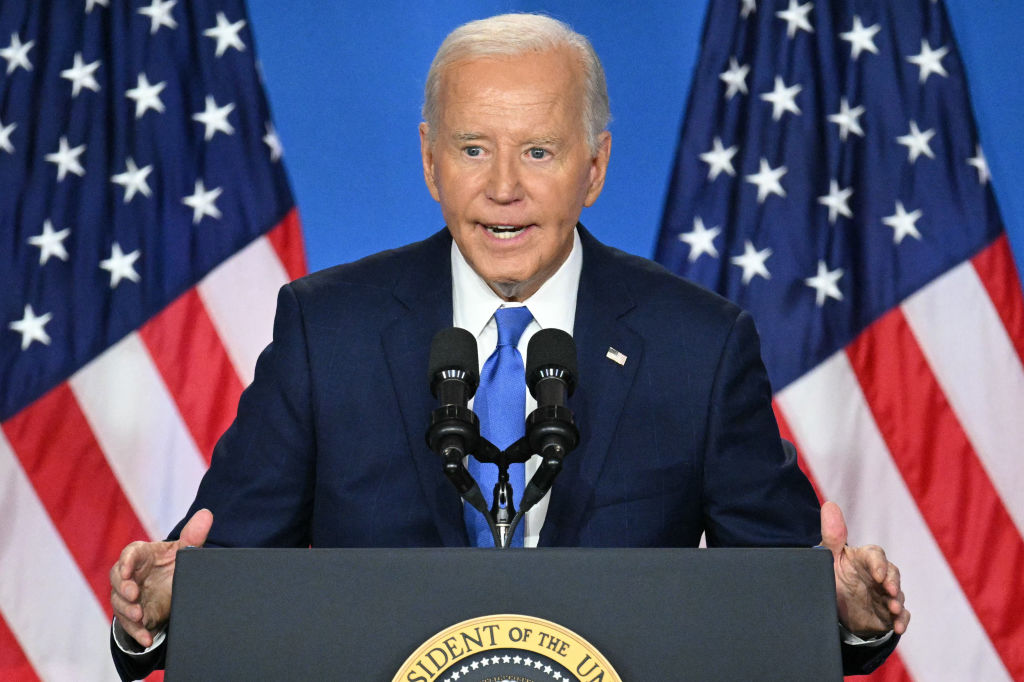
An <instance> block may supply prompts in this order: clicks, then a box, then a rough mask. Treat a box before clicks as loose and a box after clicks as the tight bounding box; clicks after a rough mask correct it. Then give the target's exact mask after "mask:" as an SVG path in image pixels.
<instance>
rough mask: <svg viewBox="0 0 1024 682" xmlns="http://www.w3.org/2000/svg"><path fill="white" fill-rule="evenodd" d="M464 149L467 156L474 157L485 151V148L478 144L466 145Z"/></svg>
mask: <svg viewBox="0 0 1024 682" xmlns="http://www.w3.org/2000/svg"><path fill="white" fill-rule="evenodd" d="M462 151H463V153H464V154H465V155H466V156H473V157H476V156H480V155H481V154H483V153H484V150H483V149H482V148H480V147H477V146H472V147H466V148H465V149H463V150H462Z"/></svg>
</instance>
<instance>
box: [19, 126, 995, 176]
mask: <svg viewBox="0 0 1024 682" xmlns="http://www.w3.org/2000/svg"><path fill="white" fill-rule="evenodd" d="M2 141H3V139H2V137H0V142H2ZM967 165H968V166H974V167H975V168H977V169H978V182H980V183H981V184H983V185H987V184H988V181H989V180H991V179H992V174H991V173H990V172H989V170H988V160H987V159H986V158H985V154H983V153H982V151H981V145H980V144H977V145H974V156H971V157H968V159H967Z"/></svg>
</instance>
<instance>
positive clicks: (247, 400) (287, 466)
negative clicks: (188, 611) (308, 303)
mask: <svg viewBox="0 0 1024 682" xmlns="http://www.w3.org/2000/svg"><path fill="white" fill-rule="evenodd" d="M308 352H309V349H308V344H307V342H306V333H305V324H304V320H303V315H302V307H301V304H300V301H299V299H298V297H297V296H296V294H295V288H294V285H291V284H288V285H285V286H284V287H282V288H281V290H280V292H279V293H278V299H277V313H276V315H275V318H274V337H273V341H272V342H271V343H270V345H269V346H267V348H266V349H265V350H264V351H263V352H262V353H261V354H260V357H259V360H258V361H257V363H256V372H255V377H254V379H253V382H252V384H251V385H250V386H249V387H248V388H247V389H246V390H245V391H244V392H243V393H242V397H241V400H240V401H239V404H238V415H237V416H236V417H235V421H234V422H233V423H232V424H231V426H230V427H229V428H228V430H227V431H226V432H225V433H224V435H223V436H222V437H221V439H220V440H219V441H218V442H217V446H216V448H214V452H213V459H212V461H211V465H210V469H209V470H208V471H207V473H206V475H205V476H204V477H203V480H202V482H201V483H200V485H199V491H198V493H197V494H196V499H195V501H194V502H193V503H192V507H191V508H190V509H189V511H188V513H187V514H186V516H185V518H184V519H182V521H181V522H179V524H178V526H177V527H176V528H175V529H174V531H173V532H172V533H171V535H172V537H177V536H178V534H179V533H180V532H181V528H182V527H183V526H184V524H185V522H186V521H187V520H188V519H189V518H191V516H192V514H194V513H195V512H196V511H198V510H199V509H202V508H204V507H205V508H207V509H209V510H210V511H212V512H213V518H214V521H213V527H212V528H211V530H210V535H209V540H208V543H207V544H208V545H213V546H222V547H304V546H308V545H309V544H310V541H311V538H310V518H311V515H312V508H313V491H314V479H315V460H316V438H315V429H314V416H313V411H314V406H313V400H312V383H313V381H314V378H313V377H312V376H311V372H310V364H309V357H308Z"/></svg>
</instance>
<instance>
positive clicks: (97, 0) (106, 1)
mask: <svg viewBox="0 0 1024 682" xmlns="http://www.w3.org/2000/svg"><path fill="white" fill-rule="evenodd" d="M96 5H100V6H102V7H110V0H85V13H86V14H89V13H90V12H92V8H93V7H95V6H96Z"/></svg>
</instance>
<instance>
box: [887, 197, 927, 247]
mask: <svg viewBox="0 0 1024 682" xmlns="http://www.w3.org/2000/svg"><path fill="white" fill-rule="evenodd" d="M921 215H922V213H921V209H917V210H915V211H911V212H910V213H907V211H906V209H904V208H903V202H902V201H898V200H897V202H896V212H895V213H893V214H892V215H891V216H886V217H885V218H882V222H883V223H885V224H886V225H888V226H889V227H891V228H892V229H893V233H892V243H893V244H899V243H900V242H902V241H903V238H904V237H906V236H911V237H913V238H914V239H917V240H919V241H920V239H921V233H920V232H918V231H917V225H916V224H915V223H917V221H918V220H919V219H920V218H921Z"/></svg>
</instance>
